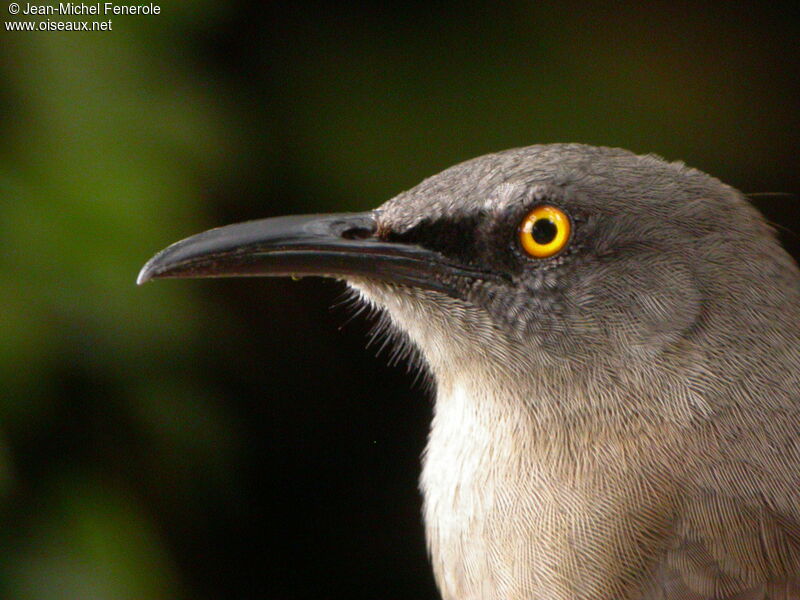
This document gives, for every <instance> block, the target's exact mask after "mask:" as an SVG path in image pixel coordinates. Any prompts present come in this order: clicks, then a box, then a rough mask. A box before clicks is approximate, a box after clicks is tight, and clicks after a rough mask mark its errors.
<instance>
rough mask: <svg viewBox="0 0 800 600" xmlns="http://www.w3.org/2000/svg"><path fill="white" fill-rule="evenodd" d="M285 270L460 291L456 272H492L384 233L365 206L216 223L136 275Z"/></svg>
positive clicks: (240, 274) (250, 273)
mask: <svg viewBox="0 0 800 600" xmlns="http://www.w3.org/2000/svg"><path fill="white" fill-rule="evenodd" d="M281 275H322V276H328V277H339V278H347V277H348V276H351V277H363V278H366V279H373V280H380V281H385V282H390V283H397V284H401V285H409V286H414V287H419V288H424V289H429V290H436V291H439V292H442V293H445V294H448V295H455V294H456V290H455V289H454V288H453V284H454V283H455V280H456V279H460V278H463V277H470V278H474V277H481V276H485V275H486V274H485V273H480V272H476V271H474V270H472V269H469V268H466V267H464V266H461V265H457V264H454V263H452V262H451V261H449V260H447V259H446V258H445V257H444V256H442V255H441V254H439V253H437V252H433V251H431V250H428V249H425V248H422V247H420V246H416V245H409V244H401V243H394V242H389V241H386V240H383V239H381V238H380V237H379V236H378V234H377V223H376V221H375V214H374V213H372V212H366V213H340V214H331V215H306V216H291V217H277V218H273V219H262V220H258V221H248V222H246V223H238V224H236V225H228V226H226V227H219V228H217V229H211V230H209V231H206V232H203V233H200V234H197V235H194V236H192V237H189V238H186V239H185V240H182V241H180V242H177V243H175V244H173V245H171V246H169V247H168V248H166V249H165V250H162V251H161V252H159V253H158V254H156V255H155V256H154V257H153V258H152V259H150V260H149V261H148V262H147V264H146V265H145V266H144V267H143V268H142V270H141V272H140V273H139V278H138V279H137V283H139V284H142V283H145V282H146V281H149V280H151V279H162V278H199V277H258V276H281Z"/></svg>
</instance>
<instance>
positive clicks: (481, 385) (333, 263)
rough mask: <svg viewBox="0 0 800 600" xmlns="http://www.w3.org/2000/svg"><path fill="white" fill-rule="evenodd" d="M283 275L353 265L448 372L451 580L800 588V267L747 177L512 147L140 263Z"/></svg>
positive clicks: (494, 597) (512, 585)
mask: <svg viewBox="0 0 800 600" xmlns="http://www.w3.org/2000/svg"><path fill="white" fill-rule="evenodd" d="M289 275H291V276H307V275H319V276H325V277H332V278H335V279H339V280H342V281H344V282H345V283H346V284H347V286H349V288H350V289H352V290H353V293H354V294H357V296H358V298H359V300H360V301H362V302H364V303H365V304H366V305H368V306H371V307H373V308H375V309H376V310H378V311H380V312H381V314H383V315H384V316H385V318H386V319H387V321H388V322H389V323H390V327H391V330H392V335H393V336H394V338H395V343H397V344H400V345H403V344H407V345H409V346H410V347H411V348H413V350H414V352H416V353H418V355H419V356H420V357H421V360H422V362H423V363H424V367H425V369H426V370H427V372H428V373H429V374H430V377H431V378H432V380H433V383H434V389H435V400H434V410H433V417H432V422H431V427H430V432H429V437H428V442H427V446H426V449H425V451H424V454H423V460H422V472H421V478H420V489H421V492H422V496H423V511H422V512H423V520H424V524H425V532H426V538H427V545H428V550H429V556H430V561H431V564H432V568H433V572H434V576H435V580H436V583H437V586H438V589H439V592H440V594H441V596H442V598H443V599H444V600H523V599H524V600H578V599H580V600H589V599H591V600H612V599H613V600H634V599H636V600H640V599H642V600H723V599H724V600H733V599H736V600H767V599H770V600H797V599H800V271H798V266H797V264H796V263H795V262H794V261H793V259H792V258H791V256H790V255H789V254H788V253H787V252H786V251H785V250H784V249H783V248H782V246H781V244H780V242H779V240H778V238H777V236H776V234H775V231H774V229H773V228H772V226H771V225H770V224H769V223H768V222H767V221H766V220H765V219H764V218H763V216H762V215H761V214H760V213H759V212H758V211H757V210H756V209H755V208H754V207H753V206H752V205H751V204H750V203H749V201H748V199H747V197H746V196H745V195H744V194H743V193H741V192H740V191H738V190H737V189H735V188H734V187H731V186H729V185H726V184H724V183H723V182H721V181H720V180H719V179H717V178H714V177H712V176H710V175H708V174H706V173H704V172H702V171H700V170H697V169H695V168H691V167H689V166H687V165H686V164H684V163H683V162H679V161H667V160H665V159H662V158H660V157H659V156H656V155H652V154H647V155H638V154H635V153H632V152H630V151H627V150H623V149H617V148H608V147H594V146H588V145H583V144H544V145H535V146H529V147H524V148H516V149H511V150H506V151H502V152H496V153H493V154H487V155H485V156H481V157H478V158H475V159H472V160H468V161H466V162H463V163H460V164H457V165H455V166H453V167H450V168H448V169H446V170H444V171H443V172H441V173H439V174H437V175H434V176H432V177H430V178H428V179H425V180H424V181H422V182H421V183H419V184H418V185H417V186H416V187H414V188H412V189H410V190H408V191H405V192H403V193H400V194H399V195H397V196H395V197H394V198H392V199H390V200H388V201H387V202H385V203H384V204H383V205H381V206H380V207H378V208H377V209H374V210H371V211H367V212H362V213H340V214H330V215H305V216H287V217H274V218H269V219H261V220H255V221H250V222H246V223H240V224H234V225H228V226H224V227H220V228H217V229H212V230H210V231H207V232H204V233H200V234H197V235H195V236H192V237H189V238H187V239H185V240H183V241H180V242H177V243H176V244H173V245H172V246H169V247H168V248H166V249H165V250H163V251H162V252H160V253H159V254H157V255H155V256H154V257H153V258H152V259H151V260H150V261H149V262H147V264H146V265H145V266H144V267H143V269H142V270H141V272H140V274H139V279H138V282H139V283H143V282H145V281H148V280H150V279H157V278H186V277H198V278H203V277H229V276H289Z"/></svg>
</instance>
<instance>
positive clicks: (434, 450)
mask: <svg viewBox="0 0 800 600" xmlns="http://www.w3.org/2000/svg"><path fill="white" fill-rule="evenodd" d="M492 405H495V406H496V403H493V402H490V401H488V399H486V398H480V397H476V393H475V392H474V388H472V389H471V387H470V386H468V385H466V384H464V383H456V384H455V385H452V386H440V389H439V395H438V398H437V401H436V410H435V414H434V418H433V423H432V426H431V433H430V437H429V441H428V447H427V450H426V453H425V459H424V465H423V471H422V478H421V488H422V491H423V495H424V516H425V526H426V532H427V537H428V547H429V550H430V553H431V559H432V562H433V568H434V573H435V575H436V578H437V581H438V583H439V587H440V589H441V591H442V595H443V597H444V598H445V600H451V599H453V600H455V599H458V600H469V599H473V598H474V599H476V600H477V599H480V600H489V599H491V598H500V597H501V596H500V592H501V590H502V588H503V580H507V579H508V578H510V577H511V576H512V573H507V574H504V573H503V569H508V565H509V561H508V560H507V557H506V558H504V557H501V556H499V554H498V550H499V548H500V547H501V544H500V543H499V537H502V536H503V535H504V534H503V532H502V531H498V530H496V529H494V530H492V529H493V528H494V527H496V524H497V523H498V517H499V516H500V513H501V512H502V511H503V510H504V505H505V504H507V503H508V501H509V500H510V498H509V492H511V493H512V494H513V488H514V487H516V486H515V485H514V483H513V481H511V480H510V479H509V476H510V475H509V471H508V470H509V468H511V467H512V465H511V464H510V462H512V461H513V456H514V453H513V452H512V450H513V444H514V439H513V437H514V436H513V435H512V432H511V431H507V432H504V431H503V429H504V424H503V421H504V420H505V419H506V417H504V416H503V415H501V414H498V413H497V412H496V411H493V410H492V409H491V406H492ZM505 433H507V435H506V434H505ZM505 521H506V522H508V519H506V520H505ZM506 575H507V576H506Z"/></svg>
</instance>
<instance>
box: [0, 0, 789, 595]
mask: <svg viewBox="0 0 800 600" xmlns="http://www.w3.org/2000/svg"><path fill="white" fill-rule="evenodd" d="M5 4H6V3H4V4H3V6H0V12H2V13H3V14H2V16H3V19H4V20H6V21H8V20H10V19H11V18H12V17H11V16H10V15H9V14H8V13H7V12H6V10H5V9H6V6H5ZM23 5H24V3H23ZM161 6H162V14H160V15H157V16H128V17H116V18H115V19H114V28H113V31H110V32H8V31H5V30H3V31H2V33H0V36H1V37H0V39H1V40H2V41H1V42H0V111H1V113H0V114H2V118H0V328H1V329H0V597H2V598H19V599H21V600H22V599H24V600H33V599H36V600H47V599H56V598H76V599H77V598H80V599H88V598H97V599H106V598H107V599H126V598H130V599H142V598H159V599H170V598H205V597H209V598H210V597H215V596H213V595H210V594H209V593H208V592H207V591H206V590H204V589H203V586H202V585H201V584H200V583H199V581H201V579H198V577H197V576H196V574H195V573H194V572H193V571H192V567H191V565H194V564H195V563H194V562H192V561H188V560H185V559H184V558H182V552H183V550H182V549H181V548H182V543H183V542H182V540H183V539H184V537H185V536H184V537H182V533H181V532H185V531H189V530H194V529H202V528H204V527H206V526H207V521H206V520H205V519H206V517H205V513H203V512H202V509H200V508H197V507H198V506H201V505H202V504H203V502H209V503H211V502H228V501H229V500H226V499H225V498H227V495H231V496H236V494H241V495H245V492H242V491H241V489H239V488H238V487H237V486H238V483H237V478H239V477H240V469H241V466H240V465H241V464H242V463H243V461H245V460H246V457H247V452H246V449H245V448H244V446H245V439H244V437H243V435H242V433H241V429H242V422H243V421H246V420H247V419H251V418H258V417H257V416H253V415H248V414H247V412H246V411H245V412H244V413H243V412H242V408H241V405H238V404H233V403H232V402H231V401H230V398H229V396H228V394H233V392H231V391H230V389H232V387H231V386H228V387H226V385H224V384H223V383H220V382H219V381H217V380H215V379H214V377H213V376H211V375H209V373H208V372H207V371H206V370H205V369H204V368H203V367H202V365H208V364H209V362H208V361H209V359H208V357H209V356H213V354H214V351H215V344H216V343H217V342H216V341H215V340H218V339H219V337H220V336H223V335H225V332H226V331H227V328H228V327H229V325H230V323H231V322H232V321H235V319H236V317H235V316H232V313H234V312H235V310H236V306H237V304H236V300H235V299H232V300H230V299H225V298H222V299H219V298H216V297H214V296H213V295H212V294H211V293H210V292H208V291H207V290H208V289H209V288H206V287H203V286H202V284H198V283H195V282H182V283H181V284H180V285H173V284H167V285H162V284H154V285H148V286H145V287H144V288H136V287H135V285H134V280H135V277H136V273H137V271H138V269H139V268H140V267H141V265H142V264H143V263H144V262H145V260H146V259H147V258H149V257H150V256H151V255H152V254H153V253H154V252H155V251H157V250H159V249H161V248H163V247H164V246H166V245H167V244H169V243H171V242H173V241H175V240H177V239H179V238H181V237H185V236H186V235H189V234H192V233H195V232H197V231H200V230H202V229H204V228H208V227H212V226H215V225H219V224H222V222H224V221H227V220H234V219H237V220H238V219H247V218H258V217H263V216H268V215H273V214H281V213H288V212H323V211H328V210H337V211H345V210H363V209H367V208H370V207H373V206H376V205H377V204H379V203H380V202H382V201H384V200H385V199H387V198H389V197H391V196H392V195H394V194H395V193H397V192H399V191H401V190H403V189H405V188H408V187H410V186H412V185H414V184H415V183H416V182H417V181H418V180H420V179H421V178H423V177H425V176H428V175H431V174H433V173H435V172H437V171H439V170H441V169H442V168H444V167H447V166H449V165H450V164H452V163H455V162H458V161H460V160H464V159H467V158H471V157H473V156H476V155H479V154H483V153H486V152H490V151H493V150H500V149H504V148H507V147H513V146H521V145H528V144H532V143H542V142H554V141H580V142H586V143H591V144H600V145H611V146H623V147H627V148H629V149H631V150H634V151H638V152H656V153H658V154H661V155H663V156H666V157H668V158H670V159H682V160H685V161H686V162H688V163H689V164H691V165H693V166H696V167H699V168H701V169H703V170H706V171H708V172H711V173H713V174H715V175H717V176H718V177H720V178H721V179H723V180H725V181H726V182H728V183H730V184H732V185H734V186H736V187H738V188H740V189H742V190H743V191H745V192H797V191H798V189H800V186H798V183H799V181H798V177H799V175H798V173H800V171H798V168H797V167H798V162H797V150H798V141H800V116H799V115H800V111H798V98H800V83H798V81H799V80H800V78H798V77H797V76H796V73H797V67H798V50H797V44H796V40H797V39H798V33H800V31H799V29H800V28H798V25H797V22H796V21H793V20H792V19H790V18H789V17H788V12H784V11H783V9H782V8H781V7H780V6H778V5H774V6H772V5H771V7H770V8H769V9H767V8H762V9H758V10H756V9H754V8H753V7H750V6H745V5H741V4H738V5H737V6H735V7H734V6H733V5H731V6H729V7H727V8H724V9H723V8H720V7H719V6H716V7H715V5H712V4H708V5H704V4H682V3H658V4H652V5H649V6H648V5H647V4H639V5H637V7H634V6H633V5H631V6H629V7H623V6H622V5H618V4H616V3H612V4H608V5H605V4H603V3H597V4H595V3H577V2H576V3H569V2H566V3H559V4H549V3H537V2H518V3H510V4H508V5H505V6H503V8H500V6H501V5H499V4H497V5H495V4H487V5H485V6H474V5H468V4H465V3H462V2H458V3H455V2H454V3H451V4H447V3H444V4H440V3H436V4H435V5H428V4H426V3H411V4H405V3H397V4H391V3H389V4H381V5H374V6H368V5H362V6H359V7H344V6H338V7H336V8H333V6H332V5H330V6H329V5H327V4H304V5H286V6H279V5H273V4H272V3H266V5H265V6H264V7H256V6H254V5H250V4H244V3H240V4H236V3H232V4H231V3H227V4H226V3H214V2H209V1H207V0H196V1H185V2H172V1H170V2H168V3H164V4H162V5H161ZM753 6H755V5H753ZM49 18H54V19H56V18H61V17H49ZM782 202H790V201H789V200H784V201H782ZM773 208H774V207H773ZM781 211H783V212H781ZM787 211H789V212H787ZM774 214H775V215H780V214H783V215H791V216H790V217H786V219H787V221H786V222H784V224H785V225H787V226H791V223H789V222H788V219H792V218H795V217H796V214H797V213H796V206H793V207H791V209H786V208H785V207H778V208H774ZM776 218H778V217H776ZM214 289H215V290H217V289H220V288H214ZM236 289H238V290H246V289H250V288H236ZM276 289H277V288H276ZM280 289H283V288H280ZM275 293H277V292H275ZM290 317H291V316H290ZM290 317H287V318H290ZM305 318H306V317H303V319H305ZM303 319H298V321H302V320H303ZM312 319H313V317H312ZM300 325H303V323H298V322H295V326H300ZM305 325H306V326H308V328H309V330H313V328H314V325H313V323H311V324H308V323H306V324H305ZM263 333H264V332H252V335H253V336H254V337H256V336H259V335H262V334H263ZM312 333H313V332H312ZM312 333H309V334H308V335H312ZM263 343H265V344H266V343H268V342H263ZM233 387H235V386H233ZM209 498H211V500H209ZM221 498H222V499H221ZM230 502H235V501H234V500H230ZM242 552H246V550H245V549H242ZM230 597H237V598H238V597H252V596H250V595H248V594H247V593H246V592H244V591H242V590H239V591H235V590H231V593H230ZM256 597H260V596H256ZM285 597H286V598H293V597H299V596H295V595H293V593H292V592H291V590H288V591H287V592H286V594H285ZM309 597H310V596H309ZM354 597H355V596H354Z"/></svg>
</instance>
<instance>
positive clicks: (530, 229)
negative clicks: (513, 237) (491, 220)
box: [519, 204, 570, 258]
mask: <svg viewBox="0 0 800 600" xmlns="http://www.w3.org/2000/svg"><path fill="white" fill-rule="evenodd" d="M569 234H570V223H569V217H567V215H566V214H565V213H564V212H563V211H561V210H559V209H557V208H556V207H555V206H548V205H546V204H545V205H542V206H537V207H536V208H534V209H533V210H532V211H531V212H529V213H528V215H527V216H526V217H525V218H524V219H523V220H522V223H520V226H519V241H520V243H521V244H522V247H523V249H524V250H525V252H527V253H528V254H530V255H531V256H533V257H534V258H548V257H550V256H553V255H554V254H556V253H557V252H559V251H560V250H561V249H562V248H563V247H564V246H566V245H567V242H568V241H569Z"/></svg>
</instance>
